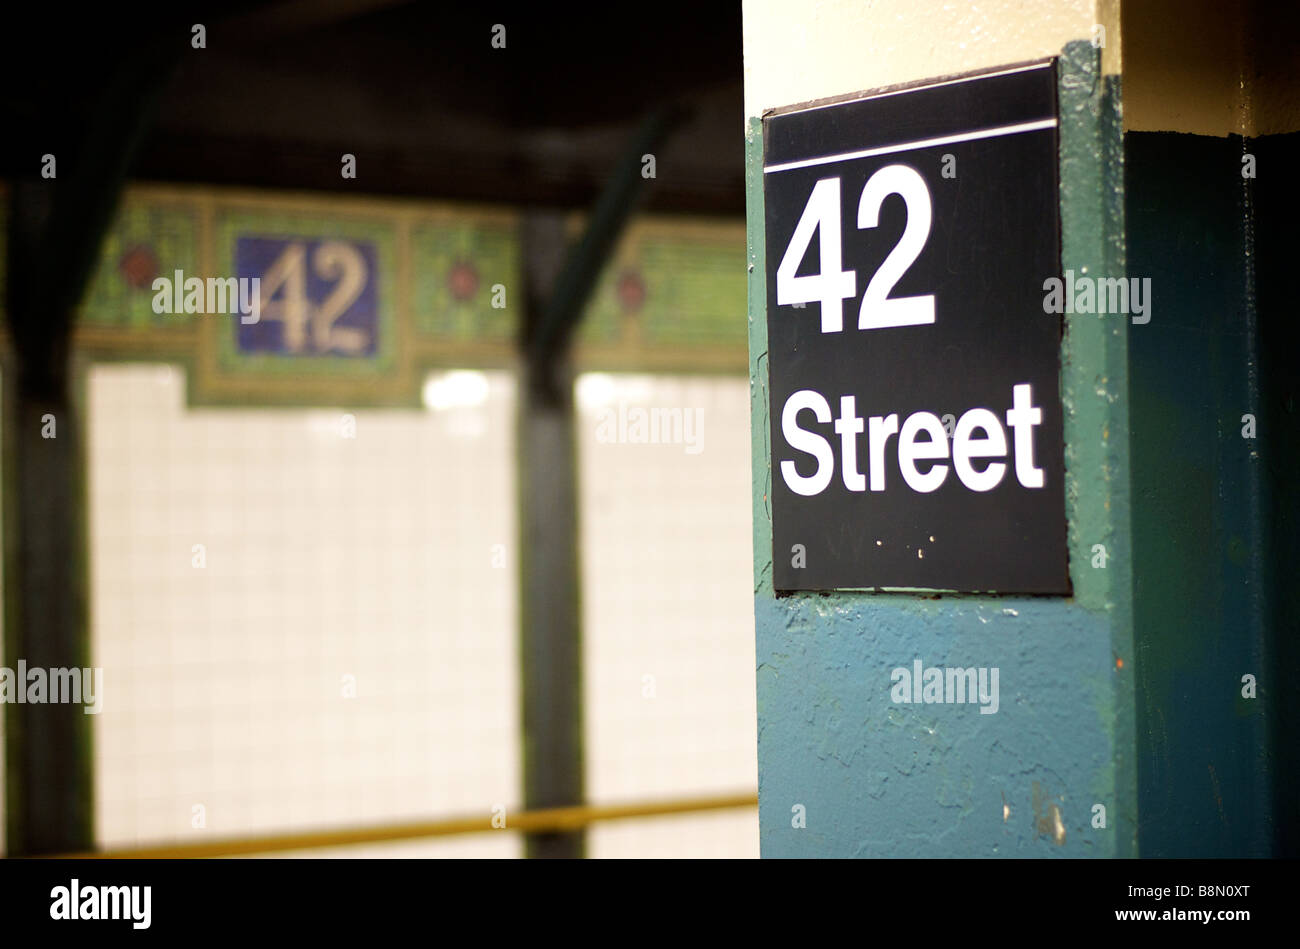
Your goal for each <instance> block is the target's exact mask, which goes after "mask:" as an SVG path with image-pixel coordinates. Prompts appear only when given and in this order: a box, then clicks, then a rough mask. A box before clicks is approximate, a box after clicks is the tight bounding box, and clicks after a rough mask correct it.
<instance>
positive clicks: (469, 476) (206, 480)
mask: <svg viewBox="0 0 1300 949" xmlns="http://www.w3.org/2000/svg"><path fill="white" fill-rule="evenodd" d="M469 378H470V379H471V382H473V381H474V380H477V385H471V386H469V395H470V397H469V398H468V400H466V399H460V400H459V401H457V400H456V399H453V400H451V404H450V405H446V404H443V407H442V408H440V409H438V410H410V411H357V412H355V413H354V415H355V425H356V427H355V438H345V437H343V435H342V431H343V430H342V428H341V424H342V416H343V413H344V411H345V410H344V409H340V410H338V411H336V412H329V411H323V410H317V411H306V410H280V409H275V410H272V409H256V408H249V409H231V410H225V409H221V410H218V409H193V410H190V409H186V408H185V406H184V378H183V376H182V373H181V372H180V371H179V370H177V369H174V368H170V367H163V366H146V365H113V366H97V367H94V369H93V370H92V371H91V373H90V377H89V381H88V402H89V417H90V426H89V447H88V457H89V469H90V478H89V484H90V523H91V529H90V534H91V565H92V567H91V569H92V650H93V655H94V661H95V663H96V664H97V665H101V666H103V667H104V693H105V698H104V710H103V712H102V714H100V715H99V716H97V717H96V718H95V761H96V793H97V802H96V826H97V837H98V842H99V843H100V844H101V845H103V846H105V847H115V846H130V845H134V844H143V843H154V842H158V843H161V842H182V841H194V840H195V839H196V835H199V834H209V835H213V836H236V835H249V834H257V833H266V832H273V831H288V830H300V829H306V828H311V827H333V826H345V827H353V826H358V825H362V824H366V823H372V822H384V821H394V820H409V819H417V818H432V817H441V816H452V815H460V814H464V813H480V812H486V811H489V810H490V809H491V808H492V806H494V805H495V804H505V805H507V806H513V805H514V804H515V803H516V801H517V798H518V788H519V783H520V782H519V771H518V769H519V758H520V755H519V734H518V718H519V713H518V668H517V665H518V660H517V650H516V609H517V606H516V575H515V574H516V570H515V564H516V559H515V552H514V550H513V547H514V544H515V493H514V463H513V454H514V417H513V412H514V391H513V384H512V380H511V377H510V376H509V375H508V374H505V373H487V374H482V375H472V376H470V377H469ZM462 381H463V379H462ZM455 388H456V387H455V386H453V389H455ZM458 391H460V392H461V394H462V395H463V394H464V391H465V387H464V386H461V387H460V389H459V390H458ZM445 402H446V400H443V403H445ZM200 544H201V545H203V547H204V554H205V556H206V566H204V567H202V568H197V567H195V566H194V565H193V563H194V560H195V557H196V556H197V555H196V553H195V545H200ZM496 544H501V545H503V549H504V557H503V558H502V562H503V563H504V566H502V567H494V566H493V562H492V561H493V545H496ZM498 553H500V551H498ZM345 676H353V677H355V692H356V697H355V698H345V697H344V696H343V692H344V688H345V679H344V677H345ZM200 805H201V806H202V807H204V808H205V817H206V827H205V828H204V829H201V830H199V829H195V828H193V827H192V823H193V819H192V818H193V814H194V813H195V811H194V808H195V807H196V806H200ZM456 847H464V848H467V849H466V850H465V852H467V853H468V852H470V851H474V852H479V851H481V852H483V853H485V854H489V853H490V854H494V855H499V854H503V853H506V852H517V851H518V843H517V841H516V840H515V835H510V837H509V838H507V837H505V836H504V835H503V836H502V837H501V838H495V839H494V838H492V837H490V836H487V835H480V836H478V837H473V838H469V837H467V838H465V841H464V843H463V844H462V843H458V844H456ZM475 848H477V850H476V849H475Z"/></svg>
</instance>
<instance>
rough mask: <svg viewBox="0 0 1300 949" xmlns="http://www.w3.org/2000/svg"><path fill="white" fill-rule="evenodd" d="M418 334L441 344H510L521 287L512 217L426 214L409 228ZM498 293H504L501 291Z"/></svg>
mask: <svg viewBox="0 0 1300 949" xmlns="http://www.w3.org/2000/svg"><path fill="white" fill-rule="evenodd" d="M411 265H412V267H411V270H412V272H411V312H412V314H413V315H414V317H415V330H416V332H417V333H418V334H420V335H422V336H429V337H432V338H435V339H440V340H460V341H469V340H495V341H506V342H508V341H511V340H513V339H514V335H515V319H514V313H515V311H514V310H512V309H511V307H510V303H511V298H512V297H513V296H514V294H515V293H517V292H519V290H520V289H521V288H522V280H521V279H520V275H521V271H520V260H519V229H518V225H517V223H516V221H515V219H514V217H513V216H512V215H503V214H485V215H473V214H451V213H447V214H440V215H437V216H434V215H428V216H424V217H422V219H420V220H418V221H415V222H413V224H412V227H411ZM494 288H500V289H499V291H498V290H495V289H494Z"/></svg>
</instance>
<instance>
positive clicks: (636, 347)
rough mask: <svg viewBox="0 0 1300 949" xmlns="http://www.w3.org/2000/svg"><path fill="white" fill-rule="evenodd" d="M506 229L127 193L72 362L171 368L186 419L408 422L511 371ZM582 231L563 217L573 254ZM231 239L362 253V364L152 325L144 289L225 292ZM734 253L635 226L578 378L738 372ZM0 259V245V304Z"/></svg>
mask: <svg viewBox="0 0 1300 949" xmlns="http://www.w3.org/2000/svg"><path fill="white" fill-rule="evenodd" d="M3 197H4V196H3V192H2V191H0V218H2V215H3V210H4V208H3V204H4V202H3ZM519 225H520V215H519V213H518V212H517V211H516V210H514V209H511V208H504V207H487V206H463V205H444V204H435V203H430V202H407V201H397V200H387V199H370V198H359V199H347V198H337V197H330V198H323V197H317V196H311V195H302V194H287V193H272V192H253V191H244V190H234V189H221V188H194V187H169V186H161V185H139V186H133V187H131V188H128V189H127V191H126V193H125V194H124V195H123V198H122V201H121V203H120V206H119V210H118V215H117V218H116V220H115V221H114V223H113V225H112V227H111V228H110V231H109V234H108V236H107V237H106V239H105V243H104V248H103V252H102V255H101V260H100V262H99V266H98V268H97V270H96V272H95V275H94V277H93V279H92V282H91V286H90V289H89V290H88V292H87V296H86V299H85V300H84V301H83V303H82V305H81V307H80V308H79V313H78V326H77V337H76V345H77V347H78V349H79V351H80V352H81V353H82V354H83V355H84V356H85V357H87V358H88V359H90V360H92V361H93V360H141V359H144V360H154V361H166V362H171V363H177V364H180V365H182V366H184V367H185V368H186V370H187V379H188V380H189V391H188V399H189V402H190V404H192V405H302V406H319V405H328V406H338V405H349V406H358V407H366V406H375V407H379V406H415V405H418V404H419V403H420V386H421V384H422V381H423V377H424V374H425V373H426V372H427V371H428V370H430V369H433V368H449V367H465V368H475V367H484V368H486V367H510V366H513V365H515V364H516V362H517V353H516V338H517V333H518V325H519V320H520V315H521V313H522V307H523V303H524V281H523V274H522V269H523V267H522V249H521V245H520V239H519V233H520V227H519ZM581 227H582V220H581V216H580V215H574V216H573V218H572V231H571V233H572V236H573V237H574V238H575V239H576V238H577V236H578V235H579V234H580V232H581V231H580V228H581ZM239 237H279V238H294V237H297V238H302V239H303V240H306V241H313V240H319V239H322V238H338V239H342V240H351V241H356V242H364V243H365V244H368V245H369V246H370V247H371V248H372V249H373V251H374V253H375V259H374V264H375V268H374V269H375V273H372V274H369V279H372V280H374V281H376V283H375V284H374V291H375V304H376V314H377V315H376V327H377V332H378V337H377V342H376V347H377V348H376V351H375V352H374V353H373V354H372V355H368V356H342V355H333V354H331V355H306V354H286V353H275V352H269V351H267V352H251V353H250V352H241V351H240V350H239V348H238V343H237V339H238V337H237V332H238V325H239V324H238V316H237V315H218V314H211V315H205V314H188V315H187V314H155V313H154V312H153V297H154V292H153V289H152V283H153V279H154V278H155V277H169V278H170V277H172V276H173V274H174V272H175V271H177V270H180V271H183V273H184V275H185V276H186V277H191V276H197V277H202V278H208V277H218V278H226V277H235V276H238V274H237V273H236V266H235V265H236V261H235V251H236V240H237V238H239ZM744 239H745V231H744V225H743V222H741V221H740V220H734V221H733V220H725V219H724V220H714V219H693V218H681V217H674V218H653V217H642V218H638V219H636V220H635V221H633V222H632V223H631V224H630V225H629V227H628V229H627V232H626V233H625V234H624V235H623V238H622V240H621V241H620V244H619V247H618V248H617V250H616V252H615V255H614V259H612V260H611V262H610V264H609V266H608V267H607V268H606V270H605V273H603V274H602V275H601V277H600V279H599V281H598V284H597V287H596V289H595V291H594V294H593V298H592V301H591V303H590V305H589V307H588V311H587V314H586V318H585V320H584V324H583V327H582V328H581V329H580V331H579V334H578V338H577V340H576V346H575V353H574V360H575V364H576V365H577V367H578V368H580V369H582V370H613V371H617V370H635V371H665V372H731V373H740V372H743V371H744V369H745V365H746V298H745V271H744V269H743V268H744V258H745V250H744V247H745V242H744ZM3 241H4V231H3V229H2V228H0V300H2V299H3V296H2V294H3V285H4V284H3V281H4V274H3V263H2V261H3V256H2V255H3V250H4V243H3ZM498 288H499V290H500V291H503V292H497V291H498ZM264 296H265V292H264ZM494 303H496V304H504V305H494Z"/></svg>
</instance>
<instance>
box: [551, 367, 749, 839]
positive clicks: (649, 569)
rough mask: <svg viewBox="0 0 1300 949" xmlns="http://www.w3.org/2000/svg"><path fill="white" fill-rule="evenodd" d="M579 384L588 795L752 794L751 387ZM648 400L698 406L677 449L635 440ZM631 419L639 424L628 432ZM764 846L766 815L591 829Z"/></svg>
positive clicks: (590, 380)
mask: <svg viewBox="0 0 1300 949" xmlns="http://www.w3.org/2000/svg"><path fill="white" fill-rule="evenodd" d="M576 392H577V403H578V412H579V416H578V447H579V458H580V465H579V477H580V483H579V492H580V502H581V555H582V565H583V566H582V602H583V636H584V650H585V656H584V662H585V664H586V683H585V697H584V700H585V705H586V709H585V711H586V730H587V741H586V752H587V789H588V796H589V798H590V799H591V800H592V801H594V802H599V803H616V802H620V801H629V800H644V799H668V798H678V797H683V796H693V795H700V794H709V793H733V792H740V791H745V790H752V789H753V788H754V787H756V784H757V780H758V778H757V774H758V763H757V739H756V725H755V722H756V713H755V699H754V600H753V582H752V579H751V577H752V572H753V571H752V560H751V547H752V541H751V533H750V521H751V517H750V475H749V466H750V463H749V459H750V441H749V387H748V383H747V381H746V380H745V379H737V378H729V377H728V378H716V377H691V376H662V375H656V376H640V375H622V374H619V375H604V374H600V375H596V374H589V375H585V376H582V377H580V378H579V379H578V381H577V389H576ZM638 407H639V408H642V409H651V408H659V409H681V410H683V416H682V418H683V421H684V420H685V418H686V415H685V411H686V410H691V412H692V413H698V414H695V415H694V416H693V418H694V419H695V420H696V422H697V429H696V430H695V431H693V432H690V433H688V432H686V431H683V432H682V436H683V437H682V440H681V441H680V442H679V443H676V444H672V443H670V444H664V443H663V440H662V439H661V443H660V444H639V443H634V442H632V441H631V439H632V438H633V437H634V435H633V423H635V421H636V419H635V416H634V415H633V414H632V412H633V410H634V409H636V408H638ZM620 415H621V416H622V418H623V419H624V420H626V421H627V422H628V423H629V424H628V426H627V436H628V438H627V440H623V441H620V440H619V434H620V433H619V427H620V426H619V425H618V419H619V417H620ZM688 434H693V435H695V436H697V437H696V438H695V439H694V445H689V444H686V440H687V437H686V436H687V435H688ZM611 436H612V437H611ZM757 848H758V814H757V810H756V809H748V810H742V811H737V812H718V813H716V814H702V815H694V816H691V817H689V818H671V819H668V818H656V819H653V820H645V821H632V822H624V821H617V822H611V823H610V824H607V825H601V826H599V827H597V828H594V829H593V830H592V831H591V833H590V837H589V853H590V854H591V855H592V856H649V855H659V856H706V855H730V856H747V855H755V854H756V853H757Z"/></svg>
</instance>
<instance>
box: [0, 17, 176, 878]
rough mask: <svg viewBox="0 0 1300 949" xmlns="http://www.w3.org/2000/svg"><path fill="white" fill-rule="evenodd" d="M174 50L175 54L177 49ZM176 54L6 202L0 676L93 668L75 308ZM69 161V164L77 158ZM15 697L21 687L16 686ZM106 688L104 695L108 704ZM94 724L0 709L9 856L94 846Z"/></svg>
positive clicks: (148, 58) (108, 90)
mask: <svg viewBox="0 0 1300 949" xmlns="http://www.w3.org/2000/svg"><path fill="white" fill-rule="evenodd" d="M171 46H174V47H176V48H177V49H179V48H181V46H180V43H173V44H171ZM176 55H177V54H176V52H174V51H172V50H171V49H170V48H169V47H165V46H158V47H155V48H139V49H134V50H126V51H121V52H120V59H119V60H118V63H117V67H118V68H116V69H113V70H109V71H108V73H107V75H105V76H104V77H103V78H104V83H103V88H102V91H101V93H100V96H99V99H98V101H97V102H96V107H95V108H94V110H93V112H92V114H91V118H90V121H89V122H88V125H87V128H86V129H85V133H84V135H83V136H82V137H81V141H80V144H79V148H78V150H77V152H76V154H75V155H74V154H58V152H59V151H61V149H58V148H56V147H54V145H53V143H52V144H51V148H50V152H51V153H53V154H55V157H56V160H57V165H56V167H57V170H58V177H56V178H52V179H49V180H45V179H41V178H38V177H36V174H37V171H38V168H39V166H40V158H41V156H40V155H32V156H31V160H32V177H31V178H30V179H27V180H19V181H16V182H14V185H13V187H12V189H11V191H10V207H9V223H8V228H9V230H8V261H7V262H6V264H7V266H6V278H7V299H6V307H5V313H6V317H7V319H8V330H9V340H10V344H11V345H10V349H11V353H10V356H11V358H10V360H9V361H8V362H7V363H6V365H5V367H4V400H3V412H4V424H3V442H4V443H3V465H4V470H3V491H4V589H5V602H4V613H5V624H4V635H5V650H4V662H5V665H6V666H8V667H10V668H14V669H16V668H17V666H18V663H19V661H20V660H21V661H25V662H26V664H27V667H28V668H29V669H36V668H40V669H45V670H49V669H58V668H68V669H71V668H85V667H88V666H89V665H90V664H91V657H90V635H89V604H88V575H89V573H88V552H87V533H88V528H87V508H86V472H85V443H84V440H83V439H84V432H83V424H82V416H83V406H82V404H81V402H82V400H81V397H80V393H79V392H78V380H77V378H76V375H75V373H74V372H73V369H72V333H73V326H74V322H75V316H76V309H77V306H78V304H79V302H80V300H81V297H82V294H83V292H84V291H85V288H86V287H87V286H88V284H89V282H90V277H91V275H92V274H93V273H94V270H95V266H96V264H97V263H98V260H99V249H100V243H101V241H102V239H103V236H104V233H105V232H106V231H107V230H108V227H109V225H110V224H111V222H112V220H113V215H114V211H115V209H116V205H117V200H118V196H119V194H120V193H121V189H122V184H123V181H124V180H125V177H126V173H127V168H128V166H129V164H130V161H131V157H132V156H133V155H134V153H135V150H136V148H137V146H138V144H139V142H140V139H141V138H142V136H143V134H144V132H145V129H146V128H147V127H148V125H149V123H150V121H151V118H152V115H153V111H154V106H155V105H156V103H157V98H158V94H159V92H160V91H161V89H162V87H163V85H164V83H165V81H166V79H167V77H168V75H169V74H170V71H171V67H172V65H173V64H174V62H175V59H176ZM73 159H75V161H74V160H73ZM16 684H17V686H18V688H20V689H22V688H24V687H25V685H26V683H22V682H19V683H16ZM112 689H113V683H112V682H111V681H109V682H106V683H105V684H104V690H105V691H106V692H107V693H108V695H109V696H110V697H109V698H108V700H107V701H109V702H111V701H112V699H111V695H112ZM90 725H91V718H90V717H89V716H87V715H86V714H84V709H83V708H82V706H80V705H74V704H59V705H53V704H23V705H10V706H9V707H8V708H7V709H6V710H5V730H6V735H5V755H6V759H5V760H6V768H5V780H6V792H7V793H6V812H7V813H6V822H7V824H6V838H7V842H8V849H9V853H10V854H12V855H14V856H20V855H30V854H43V853H59V852H66V851H69V850H88V849H90V848H91V847H92V846H93V845H94V832H93V813H94V798H93V765H92V756H91V729H90Z"/></svg>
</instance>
